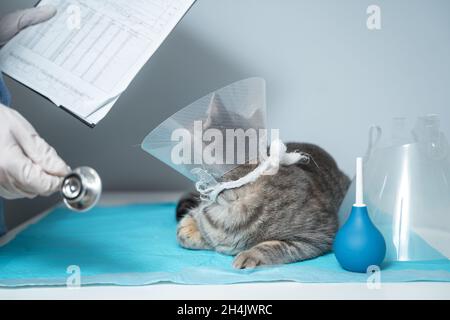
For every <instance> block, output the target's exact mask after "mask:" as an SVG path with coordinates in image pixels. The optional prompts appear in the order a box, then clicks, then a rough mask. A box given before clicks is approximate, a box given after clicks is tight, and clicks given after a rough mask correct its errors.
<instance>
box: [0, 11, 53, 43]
mask: <svg viewBox="0 0 450 320" xmlns="http://www.w3.org/2000/svg"><path fill="white" fill-rule="evenodd" d="M55 14H56V8H55V7H53V6H40V7H36V8H31V9H25V10H20V11H16V12H13V13H10V14H8V15H6V16H4V17H2V18H1V19H0V46H2V45H4V44H6V43H7V42H8V41H9V40H11V39H12V38H13V37H14V36H15V35H16V34H18V33H19V32H20V31H22V30H23V29H25V28H28V27H29V26H32V25H35V24H38V23H41V22H44V21H47V20H49V19H51V18H52V17H53V16H54V15H55Z"/></svg>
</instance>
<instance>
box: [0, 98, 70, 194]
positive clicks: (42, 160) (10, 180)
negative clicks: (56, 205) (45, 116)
mask: <svg viewBox="0 0 450 320" xmlns="http://www.w3.org/2000/svg"><path fill="white" fill-rule="evenodd" d="M68 173H69V168H68V166H67V165H66V163H65V162H64V161H63V160H62V159H61V158H60V157H59V156H58V154H57V153H56V151H55V150H54V149H53V148H52V147H50V146H49V145H48V144H47V143H46V142H45V141H44V140H43V139H42V138H41V137H40V136H39V135H38V134H37V132H36V130H34V128H33V127H32V125H31V124H30V123H29V122H28V121H27V120H25V118H23V117H22V116H21V115H20V114H19V113H18V112H17V111H15V110H12V109H10V108H7V107H5V106H3V105H1V104H0V196H1V197H3V198H6V199H18V198H34V197H36V196H38V195H41V196H49V195H51V194H52V193H54V192H56V191H57V190H58V188H59V186H60V185H61V182H62V179H63V177H64V176H65V175H67V174H68Z"/></svg>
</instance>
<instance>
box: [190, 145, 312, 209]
mask: <svg viewBox="0 0 450 320" xmlns="http://www.w3.org/2000/svg"><path fill="white" fill-rule="evenodd" d="M299 161H304V162H305V163H309V162H310V156H309V155H307V154H304V153H301V152H299V151H295V152H287V147H286V145H285V144H284V143H283V142H282V141H281V140H274V141H273V142H272V144H271V145H270V156H268V157H266V158H265V159H264V160H263V161H262V162H261V164H260V165H259V166H258V167H257V168H256V169H255V170H253V171H252V172H250V173H249V174H247V175H246V176H244V177H242V178H241V179H239V180H236V181H228V182H221V183H218V182H217V181H216V180H215V179H214V177H212V176H211V175H210V174H209V173H207V172H205V171H204V170H202V169H194V170H193V172H192V173H193V174H195V175H196V176H198V177H199V181H198V182H197V183H196V188H197V191H198V192H200V194H201V195H202V198H203V199H204V200H210V201H212V202H214V201H215V200H216V199H217V197H218V195H219V194H220V193H221V192H223V191H224V190H230V189H236V188H240V187H242V186H244V185H246V184H249V183H252V182H255V181H256V180H258V178H259V177H261V176H264V175H275V174H277V172H278V170H279V168H280V166H291V165H294V164H296V163H297V162H299Z"/></svg>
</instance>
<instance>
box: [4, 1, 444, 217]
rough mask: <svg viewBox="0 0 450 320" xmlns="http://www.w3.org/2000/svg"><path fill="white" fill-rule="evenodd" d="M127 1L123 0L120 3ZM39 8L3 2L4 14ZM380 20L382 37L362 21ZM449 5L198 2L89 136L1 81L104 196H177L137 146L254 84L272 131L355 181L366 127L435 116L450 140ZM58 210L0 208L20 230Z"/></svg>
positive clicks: (38, 205) (170, 179)
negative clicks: (167, 123)
mask: <svg viewBox="0 0 450 320" xmlns="http://www.w3.org/2000/svg"><path fill="white" fill-rule="evenodd" d="M124 1H125V0H124ZM34 2H35V1H34V0H14V1H13V0H1V1H0V14H4V13H6V12H9V11H12V10H15V9H18V8H24V7H27V6H31V5H33V4H34ZM370 4H377V5H379V6H380V7H381V9H382V27H383V28H382V30H381V31H369V30H368V29H367V28H366V18H367V15H366V9H367V7H368V6H369V5H370ZM449 39H450V1H447V0H432V1H430V0H395V1H394V0H391V1H382V0H371V1H366V0H346V1H338V0H321V1H317V0H309V1H300V0H199V1H198V2H197V4H196V5H195V6H194V7H193V8H192V10H191V11H190V12H189V14H188V15H187V16H186V17H185V19H184V20H183V21H182V23H181V24H180V25H179V26H178V27H177V29H176V30H175V31H174V32H173V34H172V35H171V36H170V37H169V38H168V40H167V41H166V42H165V43H164V45H163V46H162V47H161V48H160V49H159V51H158V52H157V53H156V54H155V56H154V57H153V58H152V59H151V60H150V61H149V63H148V64H147V65H146V66H145V67H144V69H143V70H142V72H141V73H140V74H139V75H138V76H137V78H136V79H135V81H134V82H133V83H132V84H131V86H130V88H129V89H128V90H127V91H126V93H125V94H124V95H123V96H122V97H121V99H120V100H119V102H118V103H117V105H116V106H115V107H114V109H113V110H112V111H111V113H110V114H109V115H108V117H107V118H106V119H105V120H103V122H101V123H100V124H99V125H98V126H97V127H96V128H95V129H94V130H92V129H89V128H87V127H86V126H84V125H83V124H81V123H80V122H78V121H77V120H75V119H74V118H72V117H71V116H69V115H68V114H66V113H64V112H63V111H61V110H59V109H57V108H56V107H54V106H53V105H52V104H51V103H49V102H47V101H46V100H45V99H43V98H42V97H40V96H39V95H37V94H35V93H33V92H31V91H30V90H27V89H26V88H24V87H23V86H21V85H19V84H17V83H15V82H14V81H12V80H10V79H7V84H8V85H9V87H10V89H11V91H12V94H13V96H14V101H13V105H14V107H15V108H16V109H18V110H19V111H20V112H21V113H22V114H23V115H24V116H25V117H26V118H27V119H28V120H29V121H30V122H32V124H33V125H34V126H35V127H36V129H37V130H38V131H39V132H40V133H41V135H42V136H43V137H44V138H45V139H46V140H48V142H49V143H51V144H52V145H53V146H54V147H55V148H56V149H57V151H58V152H59V153H60V154H61V155H62V157H63V158H65V159H66V161H67V162H68V163H69V164H70V165H71V166H72V167H77V166H79V165H89V166H92V167H94V168H96V169H98V171H99V172H100V174H101V175H102V178H103V182H104V184H105V187H106V189H107V190H141V191H142V190H183V189H186V188H189V187H190V186H191V185H190V183H189V182H188V181H186V180H185V179H184V178H183V177H181V176H179V175H178V174H177V173H175V172H173V171H172V170H170V169H169V168H168V167H166V166H165V165H163V164H161V163H159V162H158V161H157V160H155V159H153V158H151V157H150V156H148V155H146V154H145V153H144V152H142V151H141V149H140V148H139V147H138V146H137V145H138V144H139V143H140V142H141V140H142V139H143V137H144V136H145V135H146V133H147V132H149V131H150V130H151V129H153V128H154V127H155V126H156V125H158V124H159V123H160V122H162V121H163V120H165V119H166V118H167V117H168V116H170V115H171V114H172V113H174V112H176V111H177V110H179V109H180V108H181V107H183V106H185V105H187V104H189V103H190V102H192V101H194V100H196V99H197V98H199V97H201V96H202V95H204V94H207V93H208V92H210V91H212V90H214V89H216V88H219V87H221V86H223V85H226V84H228V83H231V82H233V81H235V80H239V79H241V78H245V77H249V76H262V77H264V78H266V80H267V83H268V108H269V124H270V126H271V127H274V128H280V129H282V132H281V134H282V137H283V138H284V139H285V140H301V141H310V142H315V143H318V144H320V145H322V146H323V147H325V148H326V149H328V150H329V151H330V152H331V153H332V154H333V155H334V156H335V157H336V159H337V160H338V162H339V164H340V165H341V167H342V168H343V169H344V170H345V171H346V172H347V173H349V174H353V162H354V160H353V159H354V158H355V157H356V156H357V155H360V154H363V153H364V151H365V148H366V145H367V128H368V126H369V125H370V124H372V123H377V124H380V125H383V126H387V127H388V126H389V124H390V119H391V118H392V117H394V116H408V117H410V118H411V119H414V118H415V117H416V116H418V115H420V114H425V113H438V114H440V115H441V117H442V119H443V130H444V131H445V133H446V134H447V136H450V125H449V121H450V90H449V84H450V41H449ZM54 201H56V198H55V197H53V198H52V199H35V200H33V201H29V200H21V201H13V202H9V203H8V204H7V223H8V225H9V226H13V225H16V224H17V223H19V222H21V221H23V220H24V219H26V218H28V217H30V216H31V215H33V214H35V213H37V212H39V211H41V210H43V209H44V208H46V207H48V206H49V205H50V204H51V203H52V202H54Z"/></svg>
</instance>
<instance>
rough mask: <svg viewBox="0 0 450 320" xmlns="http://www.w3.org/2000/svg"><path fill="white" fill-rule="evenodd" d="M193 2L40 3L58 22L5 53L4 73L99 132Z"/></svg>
mask: <svg viewBox="0 0 450 320" xmlns="http://www.w3.org/2000/svg"><path fill="white" fill-rule="evenodd" d="M194 2H195V0H127V1H123V0H108V1H105V0H76V1H72V0H43V1H41V3H40V4H39V5H46V4H51V5H54V6H56V7H57V9H58V14H57V16H56V17H54V18H53V19H51V20H50V21H48V22H46V23H43V24H40V25H37V26H34V27H31V28H29V29H27V30H25V31H24V32H22V33H20V34H19V35H18V36H17V37H15V38H14V39H13V40H12V41H10V42H9V43H8V44H7V45H6V46H5V47H4V48H3V49H2V50H1V51H0V70H2V71H3V72H5V73H6V74H8V75H9V76H11V77H12V78H14V79H16V80H17V81H19V82H21V83H23V84H24V85H26V86H28V87H29V88H31V89H33V90H35V91H37V92H38V93H40V94H42V95H43V96H45V97H47V98H48V99H50V100H51V101H52V102H53V103H55V104H56V105H57V106H59V107H62V108H64V109H66V110H67V111H69V112H70V113H72V114H73V115H75V116H76V117H78V118H79V119H81V120H83V121H84V122H86V123H87V124H89V125H91V126H94V125H95V124H97V123H98V122H99V121H100V120H101V119H103V118H104V117H105V116H106V114H107V113H108V112H109V111H110V110H111V108H112V106H113V105H114V103H115V102H116V101H117V100H118V98H119V97H120V95H121V94H122V93H123V92H124V91H125V90H126V88H127V87H128V85H129V84H130V83H131V81H132V80H133V78H134V77H135V76H136V74H137V73H138V72H139V70H140V69H141V68H142V67H143V66H144V64H145V63H146V62H147V61H148V60H149V59H150V57H151V56H152V55H153V54H154V53H155V51H156V50H157V49H158V48H159V46H160V45H161V44H162V42H163V41H164V40H165V39H166V37H167V36H168V35H169V34H170V32H171V31H172V30H173V29H174V28H175V26H176V25H177V24H178V22H179V21H180V20H181V19H182V18H183V16H184V15H185V14H186V12H187V11H188V10H189V8H190V7H191V6H192V4H193V3H194Z"/></svg>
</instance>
